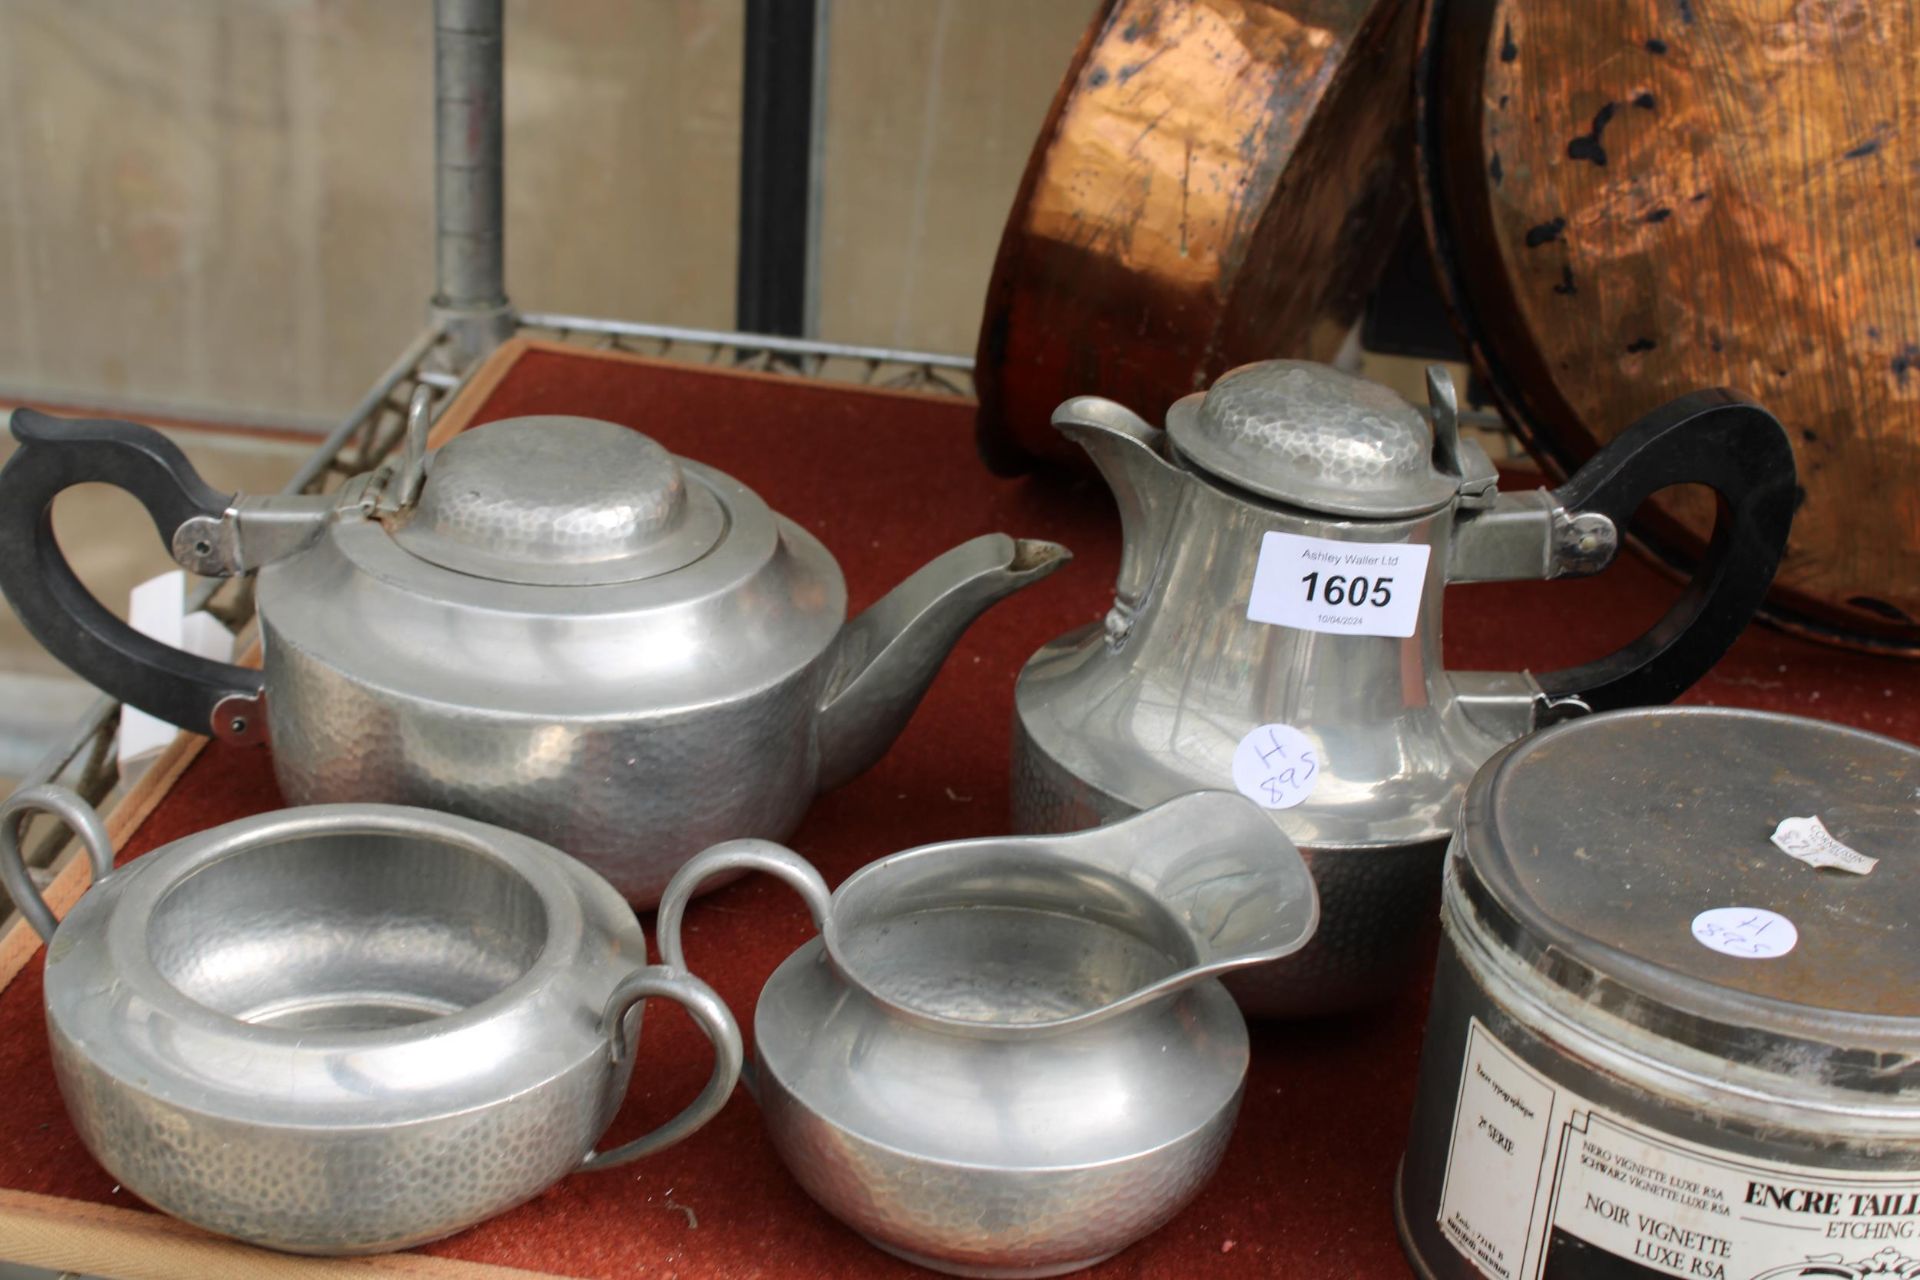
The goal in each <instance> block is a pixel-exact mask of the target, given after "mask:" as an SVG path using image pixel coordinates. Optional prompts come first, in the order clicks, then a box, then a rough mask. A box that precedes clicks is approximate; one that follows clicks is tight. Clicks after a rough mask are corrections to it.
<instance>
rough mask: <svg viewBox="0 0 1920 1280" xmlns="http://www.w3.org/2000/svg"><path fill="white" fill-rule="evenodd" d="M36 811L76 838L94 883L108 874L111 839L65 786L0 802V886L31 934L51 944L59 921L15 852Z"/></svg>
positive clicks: (47, 786)
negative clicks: (24, 827)
mask: <svg viewBox="0 0 1920 1280" xmlns="http://www.w3.org/2000/svg"><path fill="white" fill-rule="evenodd" d="M35 811H39V812H41V813H50V814H52V815H53V816H54V817H56V818H58V819H60V821H62V822H64V823H66V824H67V826H68V827H69V828H71V829H72V831H73V833H74V834H75V835H77V836H79V837H80V843H81V844H82V845H84V846H86V850H87V861H88V862H90V863H92V864H93V880H94V883H95V884H98V883H99V882H100V881H102V880H104V879H106V878H107V877H108V876H109V875H111V874H112V873H113V841H112V839H110V838H109V837H108V835H107V828H106V826H105V824H103V823H102V822H101V821H100V815H99V814H97V813H95V812H94V811H93V806H92V805H90V804H88V803H87V802H86V801H85V800H82V799H81V798H80V797H79V796H78V795H77V794H75V793H74V792H72V791H69V790H68V789H67V788H65V787H59V786H54V785H53V784H52V783H45V782H43V783H40V784H38V785H36V786H31V787H22V788H20V789H19V790H18V791H16V792H14V793H13V794H12V795H10V796H8V797H7V798H6V799H5V800H4V801H0V886H4V887H5V888H6V891H7V895H8V896H9V897H11V898H12V899H13V905H14V906H15V907H17V908H18V909H19V911H20V915H21V917H22V918H23V919H25V920H26V922H27V923H28V924H30V925H32V926H33V931H34V932H35V933H37V934H39V935H40V936H41V937H42V938H44V939H45V940H46V941H48V942H51V941H53V931H54V929H55V928H57V927H58V925H59V922H58V921H57V920H55V919H54V918H53V908H51V907H49V906H48V905H47V900H46V899H45V898H43V897H42V896H40V890H39V888H38V886H36V885H35V884H34V883H33V877H32V876H30V875H28V874H27V860H26V856H25V855H24V854H22V853H21V851H20V827H21V825H22V823H23V822H24V821H25V819H26V817H27V815H28V814H29V813H32V812H35Z"/></svg>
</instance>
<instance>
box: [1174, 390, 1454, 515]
mask: <svg viewBox="0 0 1920 1280" xmlns="http://www.w3.org/2000/svg"><path fill="white" fill-rule="evenodd" d="M1167 434H1168V435H1169V436H1171V437H1172V439H1173V444H1174V447H1175V448H1176V449H1177V450H1179V452H1180V453H1181V455H1183V456H1184V457H1185V458H1187V459H1188V460H1190V461H1191V462H1192V463H1193V464H1194V465H1195V466H1196V467H1198V468H1199V469H1200V470H1202V471H1204V472H1206V473H1207V474H1209V475H1212V476H1216V477H1218V478H1219V479H1222V480H1225V481H1227V482H1228V483H1230V484H1234V485H1237V486H1239V487H1240V488H1242V489H1246V490H1248V491H1250V492H1252V493H1256V494H1259V495H1260V496H1261V497H1264V498H1273V499H1275V500H1277V501H1280V502H1285V503H1287V504H1289V505H1291V506H1296V507H1304V508H1306V509H1307V510H1309V511H1320V512H1325V513H1326V514H1328V515H1336V516H1369V517H1380V518H1386V517H1393V516H1412V515H1419V514H1421V513H1422V512H1426V511H1431V510H1433V509H1434V508H1436V507H1440V506H1443V505H1445V504H1446V503H1447V502H1448V501H1449V500H1451V499H1452V498H1453V497H1454V495H1455V494H1456V493H1458V492H1459V490H1460V485H1461V478H1460V476H1458V475H1450V474H1448V473H1447V472H1445V471H1443V470H1441V469H1440V468H1439V467H1438V466H1436V465H1435V462H1434V456H1433V455H1434V445H1433V434H1432V432H1430V431H1429V430H1428V429H1427V423H1426V420H1425V419H1424V418H1422V417H1421V416H1420V411H1419V410H1418V409H1415V408H1414V407H1413V406H1412V405H1410V404H1408V403H1407V402H1406V401H1405V400H1403V399H1401V398H1400V397H1399V396H1398V395H1396V394H1395V393H1394V392H1392V391H1390V390H1389V389H1387V388H1386V387H1383V386H1381V385H1380V384H1378V383H1376V382H1369V381H1367V380H1366V379H1365V378H1359V377H1355V376H1354V375H1353V374H1350V373H1343V372H1341V371H1340V370H1338V369H1335V368H1333V367H1332V366H1331V365H1324V364H1315V363H1313V362H1312V361H1308V360H1262V361H1260V362H1259V363H1257V364H1249V365H1242V366H1241V367H1240V368H1238V369H1233V370H1229V371H1228V372H1227V373H1225V374H1223V375H1221V377H1220V378H1219V380H1218V381H1216V382H1215V383H1214V384H1213V386H1212V387H1210V388H1209V389H1208V390H1207V392H1206V394H1205V395H1204V396H1202V395H1199V394H1195V395H1190V396H1186V397H1183V398H1182V399H1181V400H1179V401H1178V402H1177V403H1176V404H1174V406H1173V407H1172V408H1171V409H1169V410H1168V411H1167Z"/></svg>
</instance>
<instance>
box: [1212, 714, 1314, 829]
mask: <svg viewBox="0 0 1920 1280" xmlns="http://www.w3.org/2000/svg"><path fill="white" fill-rule="evenodd" d="M1319 781H1320V748H1319V747H1317V746H1315V745H1314V742H1313V739H1311V738H1309V737H1308V736H1307V735H1306V734H1304V733H1302V732H1300V731H1299V730H1298V729H1296V728H1294V727H1293V726H1292V725H1290V724H1263V725H1261V726H1260V727H1259V728H1258V729H1255V730H1254V731H1253V732H1252V733H1250V734H1248V735H1247V736H1246V737H1244V738H1242V739H1240V745H1239V746H1238V747H1236V748H1234V752H1233V785H1234V786H1236V787H1238V788H1239V789H1240V794H1241V795H1243V796H1245V797H1247V798H1248V799H1249V800H1252V801H1254V802H1255V803H1256V804H1259V805H1260V806H1262V807H1263V808H1267V809H1291V808H1293V806H1295V805H1297V804H1299V803H1300V802H1301V801H1302V800H1305V799H1306V798H1307V797H1308V796H1310V795H1312V794H1313V788H1314V786H1315V784H1317V783H1318V782H1319Z"/></svg>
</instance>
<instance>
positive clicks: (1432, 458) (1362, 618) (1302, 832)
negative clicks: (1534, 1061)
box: [1014, 360, 1794, 1015]
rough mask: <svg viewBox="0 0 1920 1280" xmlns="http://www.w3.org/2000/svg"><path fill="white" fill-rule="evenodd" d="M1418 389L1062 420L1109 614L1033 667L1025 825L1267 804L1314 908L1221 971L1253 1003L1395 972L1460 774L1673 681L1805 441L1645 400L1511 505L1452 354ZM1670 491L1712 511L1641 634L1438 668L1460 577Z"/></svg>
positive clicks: (1237, 376)
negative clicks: (1236, 971)
mask: <svg viewBox="0 0 1920 1280" xmlns="http://www.w3.org/2000/svg"><path fill="white" fill-rule="evenodd" d="M1429 389H1430V395H1431V399H1432V418H1433V427H1432V430H1431V431H1429V428H1428V425H1427V423H1426V422H1425V421H1424V420H1423V419H1422V415H1421V414H1420V413H1419V412H1418V411H1417V410H1416V409H1414V407H1413V406H1412V405H1410V404H1408V403H1406V402H1405V401H1404V400H1402V399H1401V398H1400V397H1399V396H1398V395H1396V394H1394V393H1393V392H1392V391H1390V390H1388V389H1386V388H1384V387H1381V386H1378V385H1375V384H1373V383H1369V382H1366V381H1363V380H1362V379H1359V378H1356V377H1352V376H1350V375H1348V374H1345V373H1341V372H1339V371H1337V370H1335V369H1332V368H1329V367H1327V366H1324V365H1316V364H1309V363H1303V362H1297V361H1288V360H1274V361H1267V362H1263V363H1260V364H1254V365H1248V366H1246V367H1244V368H1241V369H1237V370H1234V371H1233V372H1231V373H1229V374H1227V375H1225V376H1224V377H1222V378H1221V379H1220V380H1219V381H1218V382H1217V383H1215V384H1214V386H1213V387H1212V388H1211V389H1210V390H1209V391H1207V392H1206V393H1205V395H1192V396H1188V397H1186V398H1185V399H1183V400H1181V401H1179V402H1178V403H1177V404H1175V405H1174V406H1173V408H1172V409H1171V410H1170V411H1169V412H1168V415H1167V426H1166V429H1165V430H1164V431H1162V430H1159V429H1157V428H1155V427H1152V426H1150V425H1148V424H1147V423H1146V422H1145V421H1143V420H1142V419H1140V418H1139V417H1138V416H1136V415H1135V414H1133V413H1132V412H1130V411H1129V410H1127V409H1125V408H1123V407H1121V406H1120V405H1118V404H1115V403H1113V402H1112V401H1108V400H1100V399H1095V398H1092V397H1082V398H1079V399H1075V400H1070V401H1068V402H1067V403H1065V404H1063V405H1062V406H1061V407H1060V409H1059V410H1058V411H1057V412H1056V413H1055V415H1054V423H1055V425H1056V426H1057V427H1058V428H1059V429H1060V430H1061V431H1062V432H1064V433H1065V434H1066V435H1068V436H1069V437H1071V438H1072V439H1074V440H1076V441H1078V442H1079V443H1080V444H1081V445H1082V446H1083V447H1085V448H1086V449H1087V451H1088V452H1089V453H1090V454H1092V456H1093V459H1094V461H1095V463H1097V464H1098V466H1099V468H1100V471H1101V473H1102V475H1103V476H1104V477H1105V478H1106V480H1107V482H1108V484H1109V485H1110V486H1111V488H1112V490H1113V493H1114V497H1115V499H1116V500H1117V502H1118V504H1119V508H1120V517H1121V523H1122V537H1123V539H1124V547H1123V550H1122V556H1121V563H1120V572H1119V579H1118V581H1117V582H1116V583H1115V588H1114V602H1113V607H1112V609H1111V610H1110V611H1109V612H1108V614H1107V615H1106V618H1105V620H1104V622H1096V623H1093V624H1091V625H1089V626H1085V627H1082V628H1080V629H1079V630H1076V631H1073V632H1070V633H1068V634H1067V635H1064V636H1062V637H1060V638H1059V639H1058V640H1056V641H1054V642H1053V643H1051V644H1049V645H1047V646H1045V647H1044V648H1042V649H1041V650H1040V651H1039V652H1038V653H1037V654H1035V655H1034V657H1033V658H1032V660H1031V661H1030V662H1029V663H1028V664H1027V667H1026V669H1025V670H1024V671H1023V672H1022V674H1021V676H1020V681H1019V685H1018V689H1017V693H1016V698H1015V701H1016V711H1015V727H1014V739H1015V741H1014V817H1015V826H1016V829H1018V830H1025V831H1064V830H1073V829H1076V828H1079V827H1084V826H1088V825H1090V824H1092V823H1096V822H1100V821H1103V820H1106V819H1110V818H1113V817H1115V816H1117V815H1120V814H1125V813H1131V812H1134V811H1136V810H1139V809H1143V808H1146V807H1148V806H1150V805H1154V804H1157V803H1159V802H1161V801H1163V800H1166V799H1167V798H1169V797H1170V796H1175V795H1179V794H1181V793H1183V792H1187V791H1191V790H1194V789H1196V788H1201V787H1226V786H1234V787H1237V788H1238V789H1239V790H1240V791H1242V792H1243V793H1244V794H1246V795H1247V796H1249V797H1251V798H1253V799H1254V800H1256V801H1257V802H1258V803H1259V804H1261V805H1262V806H1264V807H1265V808H1267V809H1268V810H1269V812H1270V815H1271V817H1272V819H1273V821H1274V822H1276V823H1277V824H1279V826H1280V827H1281V829H1282V830H1284V831H1285V832H1286V833H1287V834H1288V835H1289V836H1291V837H1292V838H1293V840H1294V842H1295V843H1296V844H1298V845H1299V846H1300V849H1301V851H1302V852H1303V853H1304V854H1305V855H1306V858H1307V862H1308V865H1309V866H1311V867H1312V869H1313V874H1314V878H1315V881H1316V883H1317V884H1318V886H1319V890H1320V900H1321V906H1322V910H1323V912H1324V922H1323V925H1322V928H1321V930H1320V932H1319V934H1318V935H1317V936H1316V938H1315V940H1314V942H1313V943H1312V944H1311V945H1310V946H1309V947H1307V948H1306V949H1305V950H1303V951H1301V952H1300V953H1299V954H1298V955H1296V956H1294V957H1292V958H1291V959H1290V960H1288V961H1287V962H1286V963H1284V964H1282V965H1273V966H1267V967H1265V968H1262V969H1259V970H1254V971H1251V972H1248V973H1243V974H1240V975H1236V977H1235V978H1234V979H1233V980H1232V981H1231V982H1230V983H1229V985H1230V986H1231V988H1232V989H1233V990H1234V991H1235V993H1236V994H1237V995H1238V996H1239V997H1240V999H1241V1001H1242V1004H1243V1006H1244V1007H1246V1008H1247V1009H1248V1010H1249V1012H1255V1013H1261V1014H1276V1015H1278V1014H1307V1013H1315V1012H1321V1011H1325V1010H1330V1009H1338V1008H1344V1007H1349V1006H1352V1005H1355V1004H1359V1003H1363V1002H1365V1001H1368V1000H1371V999H1374V998H1377V997H1379V996H1381V995H1384V994H1385V993H1386V992H1388V991H1390V990H1392V988H1393V987H1394V985H1395V984H1396V983H1397V982H1398V981H1399V979H1400V977H1401V975H1402V974H1403V973H1404V972H1405V971H1406V970H1407V969H1408V968H1409V967H1410V966H1411V964H1412V961H1413V948H1414V946H1415V944H1416V941H1417V940H1418V939H1419V938H1421V937H1422V936H1423V934H1424V932H1425V930H1426V927H1427V922H1429V921H1431V919H1432V918H1433V916H1434V912H1435V909H1436V903H1437V896H1438V889H1439V873H1440V864H1441V855H1442V852H1443V850H1444V849H1445V847H1446V842H1447V838H1448V835H1449V833H1450V832H1451V831H1452V829H1453V825H1454V821H1455V814H1456V812H1457V810H1458V808H1459V805H1460V799H1461V796H1462V794H1463V793H1464V791H1465V789H1466V786H1467V783H1468V781H1469V780H1470V779H1471V778H1472V777H1473V774H1474V771H1475V769H1477V768H1478V767H1479V765H1480V764H1481V763H1482V762H1483V761H1484V760H1486V759H1487V757H1488V756H1490V755H1491V754H1492V753H1493V752H1494V751H1495V750H1497V749H1498V748H1499V747H1501V746H1502V745H1504V744H1505V743H1507V742H1510V741H1512V740H1513V739H1515V738H1517V737H1519V736H1521V735H1523V734H1525V733H1527V732H1529V731H1530V730H1532V729H1533V728H1534V727H1535V726H1537V725H1540V724H1543V723H1545V722H1549V721H1552V720H1555V719H1558V718H1563V717H1565V716H1567V715H1571V714H1578V713H1580V712H1583V711H1586V710H1601V709H1606V708H1615V707H1622V706H1629V705H1635V704H1641V703H1658V702H1665V701H1668V700H1670V699H1671V698H1673V697H1674V696H1675V695H1676V694H1678V693H1680V692H1681V691H1682V690H1684V689H1686V688H1687V687H1688V686H1689V685H1691V684H1692V683H1693V682H1694V681H1695V680H1697V679H1698V678H1699V677H1700V676H1701V675H1702V674H1703V673H1704V672H1705V671H1706V670H1707V669H1708V668H1709V667H1710V666H1712V665H1713V663H1714V662H1716V661H1717V660H1718V659H1719V658H1720V656H1721V654H1723V653H1724V652H1725V651H1726V649H1727V646H1728V645H1730V644H1731V643H1732V642H1733V640H1734V638H1735V637H1736V636H1737V635H1738V634H1739V632H1740V631H1741V629H1742V628H1743V627H1744V626H1745V625H1746V623H1747V621H1748V619H1749V618H1750V617H1751V615H1752V614H1753V612H1754V610H1755V608H1756V607H1757V606H1758V605H1759V603H1760V601H1761V598H1762V596H1763V594H1764V593H1765V591H1766V589H1767V586H1768V584H1769V583H1770V581H1771V580H1772V577H1773V572H1774V568H1775V566H1776V565H1777V564H1778V562H1779V558H1780V554H1781V551H1782V548H1783V547H1784V545H1785V541H1786V536H1787V529H1788V525H1789V523H1790V521H1791V518H1792V512H1793V504H1794V465H1793V454H1792V451H1791V449H1790V447H1789V445H1788V442H1787V439H1786V435H1785V433H1784V432H1783V431H1782V430H1781V428H1780V425H1779V424H1778V423H1777V422H1776V421H1775V420H1774V419H1773V417H1772V416H1771V415H1770V414H1768V413H1767V412H1766V410H1764V409H1762V408H1760V407H1759V406H1758V405H1756V404H1753V403H1752V402H1751V401H1749V400H1746V399H1745V398H1743V397H1741V396H1739V395H1737V394H1735V393H1733V392H1730V391H1709V392H1701V393H1696V394H1692V395H1687V396H1683V397H1681V398H1680V399H1678V400H1675V401H1673V402H1671V403H1669V404H1667V405H1666V406H1664V407H1662V408H1659V409H1656V410H1655V411H1653V412H1652V413H1650V414H1648V415H1647V416H1646V417H1644V418H1642V419H1640V420H1639V421H1638V422H1636V423H1634V424H1633V425H1632V426H1630V427H1629V428H1628V429H1627V430H1626V431H1625V432H1624V433H1623V434H1622V435H1620V436H1619V437H1618V438H1617V439H1616V440H1614V441H1613V442H1612V443H1611V444H1609V445H1608V446H1607V447H1606V448H1605V449H1604V450H1602V451H1601V452H1600V453H1599V454H1598V455H1596V456H1595V457H1594V458H1593V459H1592V460H1591V461H1590V462H1589V463H1588V464H1587V465H1586V466H1585V467H1583V468H1582V469H1581V470H1580V472H1579V473H1578V474H1577V475H1575V476H1574V477H1573V478H1572V479H1571V480H1569V481H1568V482H1567V483H1566V484H1565V485H1563V486H1561V487H1560V488H1558V489H1555V490H1552V491H1548V490H1544V489H1543V490H1536V491H1533V492H1529V493H1499V492H1496V490H1495V479H1496V477H1495V473H1494V469H1493V466H1492V465H1491V463H1490V462H1489V461H1488V459H1487V457H1486V455H1485V454H1484V453H1483V452H1482V450H1481V449H1480V448H1479V447H1478V446H1477V445H1475V444H1473V443H1472V442H1470V441H1465V440H1462V439H1461V437H1460V434H1459V430H1458V426H1457V423H1456V417H1455V408H1454V397H1453V386H1452V383H1451V382H1450V381H1449V380H1448V379H1447V377H1446V375H1445V373H1444V371H1441V370H1437V369H1436V370H1434V371H1432V372H1431V373H1430V374H1429ZM1682 483H1698V484H1705V485H1708V486H1711V487H1712V488H1713V489H1714V490H1716V491H1717V492H1718V494H1719V497H1720V503H1721V508H1720V516H1719V520H1718V523H1717V525H1716V528H1715V531H1714V536H1713V541H1712V545H1711V546H1710V548H1709V549H1708V551H1707V554H1706V556H1705V559H1704V562H1703V563H1702V564H1701V565H1700V567H1699V568H1698V569H1697V570H1696V571H1695V573H1694V576H1693V579H1692V581H1691V582H1690V583H1689V585H1688V587H1687V589H1686V591H1685V592H1684V593H1683V594H1682V595H1681V597H1680V598H1679V600H1678V601H1677V602H1676V603H1675V604H1674V605H1673V607H1672V609H1671V610H1670V611H1669V612H1668V613H1667V615H1666V616H1665V617H1664V618H1662V619H1661V620H1660V621H1659V622H1658V623H1657V624H1656V625H1655V626H1654V627H1653V629H1652V630H1650V631H1648V632H1647V633H1646V634H1645V635H1644V636H1642V637H1640V639H1638V640H1636V641H1635V642H1633V643H1632V644H1630V645H1628V646H1627V647H1626V648H1624V649H1622V650H1620V651H1619V652H1618V653H1616V654H1614V655H1612V656H1610V657H1606V658H1602V659H1600V660H1598V661H1595V662H1592V663H1589V664H1587V665H1585V666H1582V667H1578V668H1575V669H1572V670H1566V671H1554V672H1544V673H1535V672H1527V671H1519V672H1489V671H1448V670H1446V669H1445V667H1444V666H1442V664H1441V648H1440V622H1441V603H1442V598H1443V596H1444V595H1445V591H1446V588H1447V586H1448V584H1450V583H1455V582H1489V581H1496V580H1502V579H1521V578H1553V577H1560V576H1566V575H1574V574H1587V573H1593V572H1596V571H1598V570H1600V569H1602V568H1604V567H1605V566H1606V565H1607V564H1608V563H1609V562H1611V560H1612V559H1613V557H1614V554H1615V551H1616V550H1617V548H1618V546H1619V543H1620V539H1621V536H1622V534H1623V532H1624V530H1625V528H1626V524H1627V520H1628V518H1629V517H1630V516H1632V514H1633V513H1634V511H1635V509H1636V508H1637V507H1638V506H1639V504H1640V502H1641V501H1642V499H1644V498H1645V497H1646V495H1648V494H1649V493H1652V492H1653V491H1655V490H1657V489H1660V488H1663V487H1665V486H1667V485H1673V484H1682Z"/></svg>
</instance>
